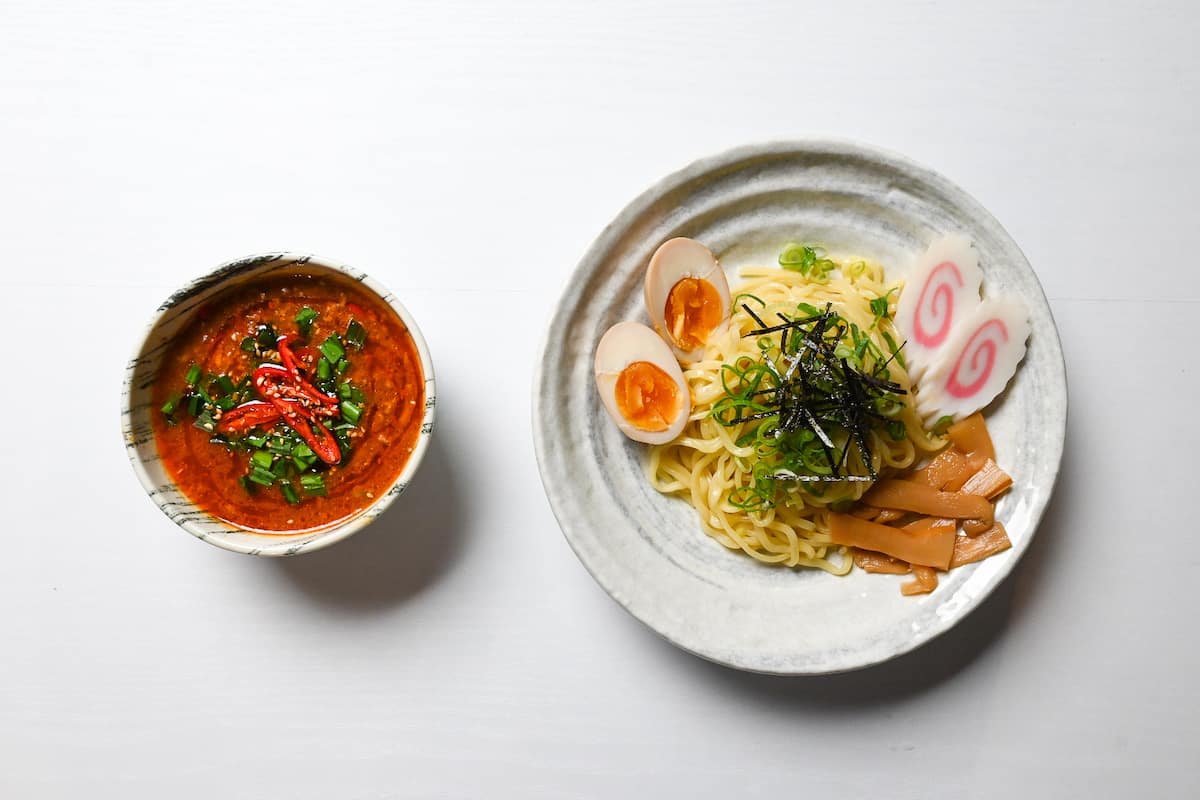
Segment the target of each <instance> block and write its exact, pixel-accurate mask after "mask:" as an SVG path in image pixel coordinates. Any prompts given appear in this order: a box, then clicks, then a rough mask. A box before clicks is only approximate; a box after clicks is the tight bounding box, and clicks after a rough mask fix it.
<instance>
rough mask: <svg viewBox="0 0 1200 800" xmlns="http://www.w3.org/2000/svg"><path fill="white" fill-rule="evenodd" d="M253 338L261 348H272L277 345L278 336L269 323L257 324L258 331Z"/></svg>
mask: <svg viewBox="0 0 1200 800" xmlns="http://www.w3.org/2000/svg"><path fill="white" fill-rule="evenodd" d="M254 338H255V341H257V342H258V346H259V347H261V348H262V349H263V350H274V349H275V348H276V347H278V346H279V336H278V335H277V334H276V333H275V329H274V328H272V327H271V326H270V325H259V326H258V333H257V334H256V335H255V337H254Z"/></svg>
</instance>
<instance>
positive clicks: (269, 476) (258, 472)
mask: <svg viewBox="0 0 1200 800" xmlns="http://www.w3.org/2000/svg"><path fill="white" fill-rule="evenodd" d="M246 477H247V478H248V479H249V480H251V481H254V482H255V483H257V484H259V485H260V486H272V485H274V483H275V475H274V473H272V472H271V471H270V470H269V469H263V468H262V467H260V466H258V465H255V466H253V467H251V468H250V472H249V473H248V474H247V475H246Z"/></svg>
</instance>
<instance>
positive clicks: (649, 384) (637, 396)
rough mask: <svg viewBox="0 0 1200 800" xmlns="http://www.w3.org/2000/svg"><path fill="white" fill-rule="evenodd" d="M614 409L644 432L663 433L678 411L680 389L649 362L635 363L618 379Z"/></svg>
mask: <svg viewBox="0 0 1200 800" xmlns="http://www.w3.org/2000/svg"><path fill="white" fill-rule="evenodd" d="M616 392H617V408H618V409H619V410H620V411H621V416H623V417H624V418H625V419H627V420H628V421H629V422H630V423H631V424H632V425H633V426H634V427H636V428H638V429H640V430H643V431H651V432H658V431H665V430H666V429H667V428H669V427H671V421H672V420H673V419H674V417H675V414H676V412H678V411H679V387H678V385H676V383H675V381H674V380H673V379H672V378H671V376H670V375H668V374H667V373H666V372H664V371H663V369H662V367H659V366H656V365H655V364H651V363H650V362H649V361H634V362H633V363H631V364H630V365H629V366H627V367H625V369H623V370H621V374H620V375H618V376H617V387H616Z"/></svg>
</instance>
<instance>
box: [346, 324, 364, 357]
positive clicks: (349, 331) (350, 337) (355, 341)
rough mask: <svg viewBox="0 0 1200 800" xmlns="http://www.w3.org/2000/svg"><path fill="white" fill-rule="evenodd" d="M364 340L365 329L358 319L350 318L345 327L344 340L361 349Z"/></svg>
mask: <svg viewBox="0 0 1200 800" xmlns="http://www.w3.org/2000/svg"><path fill="white" fill-rule="evenodd" d="M366 340H367V329H366V328H364V327H363V326H362V324H361V323H360V322H359V321H358V320H356V319H352V320H350V324H349V325H348V326H347V327H346V342H347V343H349V344H352V345H354V346H355V347H356V348H357V349H359V350H361V349H362V346H363V342H365V341H366Z"/></svg>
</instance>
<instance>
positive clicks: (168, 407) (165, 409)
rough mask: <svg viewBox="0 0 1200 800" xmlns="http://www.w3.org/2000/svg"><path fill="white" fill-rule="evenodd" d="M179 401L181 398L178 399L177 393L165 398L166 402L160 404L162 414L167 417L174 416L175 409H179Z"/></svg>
mask: <svg viewBox="0 0 1200 800" xmlns="http://www.w3.org/2000/svg"><path fill="white" fill-rule="evenodd" d="M181 399H182V398H181V397H180V395H179V392H173V393H172V394H171V396H170V397H168V398H167V402H165V403H163V404H162V413H164V414H166V415H167V416H168V417H169V416H171V415H172V414H174V413H175V409H177V408H179V401H180V400H181Z"/></svg>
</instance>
